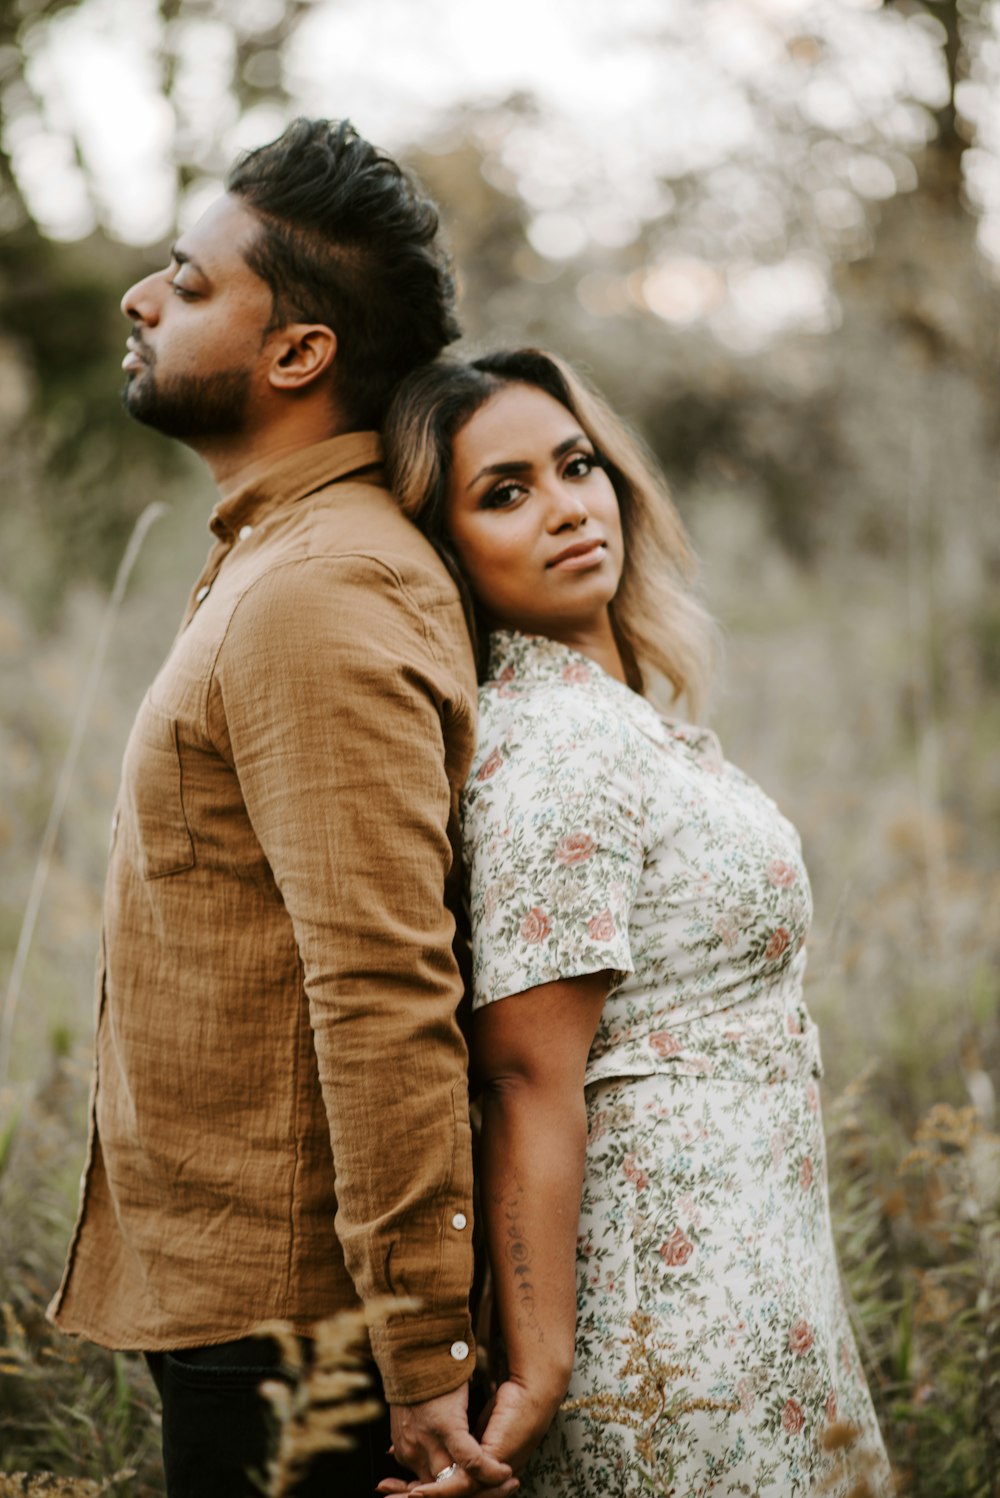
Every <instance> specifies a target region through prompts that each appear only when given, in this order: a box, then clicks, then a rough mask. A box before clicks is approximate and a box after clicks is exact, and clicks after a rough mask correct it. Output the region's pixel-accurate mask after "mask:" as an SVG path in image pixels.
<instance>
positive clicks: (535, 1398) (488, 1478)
mask: <svg viewBox="0 0 1000 1498" xmlns="http://www.w3.org/2000/svg"><path fill="white" fill-rule="evenodd" d="M455 1392H456V1394H458V1393H462V1394H465V1393H466V1390H465V1388H464V1387H463V1389H462V1390H456V1391H455ZM444 1397H445V1398H452V1397H454V1396H449V1395H446V1396H444ZM561 1397H562V1396H561V1394H559V1395H552V1394H550V1393H546V1394H542V1393H540V1392H538V1391H536V1390H533V1389H531V1388H530V1387H529V1386H528V1385H526V1384H523V1383H521V1382H519V1381H517V1380H514V1379H508V1381H507V1382H506V1383H503V1384H501V1385H500V1387H499V1389H498V1390H497V1392H496V1394H495V1395H494V1396H493V1398H492V1399H491V1400H490V1402H489V1404H488V1405H487V1406H486V1409H485V1411H484V1413H483V1417H482V1420H481V1421H480V1435H481V1440H482V1445H481V1446H480V1445H479V1444H478V1443H477V1442H476V1441H475V1440H473V1438H472V1436H470V1435H466V1436H465V1441H466V1442H467V1443H468V1447H469V1448H471V1450H472V1451H473V1452H475V1453H479V1454H480V1455H481V1460H479V1461H472V1460H467V1459H466V1458H465V1457H464V1456H463V1455H462V1454H461V1450H460V1443H457V1442H456V1441H455V1440H454V1439H451V1440H449V1441H448V1442H447V1443H445V1445H446V1448H447V1452H448V1453H450V1454H449V1455H447V1456H445V1453H444V1451H443V1450H442V1448H441V1446H440V1445H437V1444H435V1443H434V1442H433V1440H432V1441H431V1442H430V1443H426V1442H425V1443H424V1445H423V1446H422V1447H421V1452H422V1453H433V1455H432V1457H431V1461H430V1462H429V1463H428V1462H427V1460H426V1456H425V1457H424V1459H420V1458H418V1457H416V1455H415V1452H416V1446H415V1445H413V1444H405V1445H404V1444H401V1440H400V1434H399V1433H398V1432H400V1431H401V1426H402V1422H400V1423H399V1424H397V1417H408V1416H410V1415H411V1414H412V1413H413V1412H414V1411H417V1410H425V1409H427V1408H428V1407H429V1406H428V1405H409V1406H401V1407H398V1408H394V1409H393V1410H392V1433H393V1443H394V1446H395V1454H396V1460H397V1461H400V1462H402V1463H403V1465H404V1466H409V1467H412V1468H413V1470H414V1471H416V1472H418V1473H419V1474H420V1478H419V1479H418V1480H417V1481H416V1482H411V1483H404V1482H401V1481H398V1480H396V1479H393V1478H389V1479H387V1480H386V1481H385V1482H382V1483H380V1484H379V1492H380V1493H383V1494H402V1493H406V1494H408V1495H409V1498H470V1495H472V1494H483V1493H485V1494H489V1498H507V1495H508V1494H511V1493H514V1492H515V1491H516V1489H517V1486H518V1483H517V1479H516V1478H515V1477H512V1475H511V1468H513V1469H514V1471H515V1472H516V1471H519V1470H520V1469H521V1467H522V1466H523V1465H524V1463H525V1462H526V1461H527V1460H528V1457H529V1456H530V1455H531V1453H532V1452H533V1451H534V1449H535V1447H536V1446H537V1445H538V1443H539V1442H540V1441H541V1439H542V1437H543V1436H544V1434H545V1432H546V1431H547V1430H548V1428H549V1425H550V1424H551V1422H552V1419H553V1416H554V1415H555V1413H556V1410H557V1409H558V1408H559V1403H560V1399H561ZM438 1402H439V1401H437V1400H432V1401H429V1404H437V1403H438ZM464 1412H465V1401H464V1400H463V1415H464ZM484 1427H485V1428H484ZM404 1440H406V1441H407V1442H408V1443H409V1442H410V1440H411V1436H410V1432H409V1431H408V1432H407V1435H406V1437H404ZM462 1449H464V1448H462ZM453 1462H454V1463H456V1464H457V1467H458V1470H457V1471H456V1472H454V1473H453V1474H452V1475H451V1476H449V1477H445V1478H442V1480H441V1481H440V1482H437V1481H435V1480H434V1479H435V1477H436V1476H437V1474H438V1473H439V1472H443V1471H445V1470H446V1469H447V1468H448V1467H450V1466H451V1464H452V1463H453ZM425 1472H429V1479H428V1477H426V1476H424V1473H425ZM501 1472H502V1473H503V1474H504V1477H503V1478H500V1477H499V1476H498V1475H496V1474H499V1473H501Z"/></svg>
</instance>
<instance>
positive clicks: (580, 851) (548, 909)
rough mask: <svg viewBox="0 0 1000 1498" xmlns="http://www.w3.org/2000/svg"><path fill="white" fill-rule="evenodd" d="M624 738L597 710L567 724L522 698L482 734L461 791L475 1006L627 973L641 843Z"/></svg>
mask: <svg viewBox="0 0 1000 1498" xmlns="http://www.w3.org/2000/svg"><path fill="white" fill-rule="evenodd" d="M519 709H520V710H519ZM626 743H627V741H623V738H622V734H621V733H620V731H619V730H618V728H617V726H616V725H615V724H614V723H609V722H608V721H607V720H606V718H605V717H604V716H603V715H602V714H600V713H599V712H593V711H577V714H576V716H575V717H574V718H572V719H571V720H570V724H569V726H568V727H566V726H565V725H563V724H560V723H559V720H558V717H557V716H556V715H554V714H553V713H551V712H546V711H540V710H539V709H538V707H537V704H536V705H531V706H529V705H527V704H525V705H521V704H519V703H517V702H514V703H512V704H511V710H510V712H509V713H508V714H507V715H506V716H504V717H502V718H501V721H500V722H499V723H494V724H491V725H490V726H489V727H488V728H487V729H486V730H485V731H484V733H483V742H482V744H481V746H480V749H479V751H478V754H477V769H476V771H475V773H474V774H473V776H472V778H471V780H470V782H469V786H468V789H467V791H466V794H465V797H464V799H463V841H464V846H465V854H466V864H467V868H466V875H467V882H468V893H469V906H470V913H471V919H472V932H473V1000H472V1001H473V1005H474V1007H477V1008H478V1007H480V1006H481V1005H483V1004H489V1003H492V1002H494V1001H496V1000H498V999H503V998H506V997H508V996H509V995H511V994H516V993H523V992H524V991H525V990H527V989H529V988H534V987H536V986H537V985H539V984H542V983H550V982H553V981H555V980H557V979H560V978H574V977H580V976H583V975H585V974H588V973H595V972H601V971H604V970H610V971H611V972H613V973H616V974H618V975H624V974H626V973H630V972H632V971H633V967H634V964H633V959H632V953H631V949H630V944H629V920H630V915H631V911H632V906H633V903H634V901H635V898H636V894H637V891H638V888H639V883H640V879H641V876H642V869H643V860H644V854H645V848H644V819H643V807H642V793H641V786H640V785H639V784H638V783H637V781H636V778H635V776H634V774H633V773H632V768H631V765H630V762H629V760H628V758H627V755H626V752H625V749H626Z"/></svg>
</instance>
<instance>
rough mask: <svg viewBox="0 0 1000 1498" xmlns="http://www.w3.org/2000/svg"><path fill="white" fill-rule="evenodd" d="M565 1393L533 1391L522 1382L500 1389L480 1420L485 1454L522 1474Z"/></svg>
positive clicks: (510, 1381)
mask: <svg viewBox="0 0 1000 1498" xmlns="http://www.w3.org/2000/svg"><path fill="white" fill-rule="evenodd" d="M565 1392H566V1391H565V1389H560V1390H559V1391H558V1392H546V1391H542V1390H539V1389H532V1387H531V1386H530V1385H529V1384H526V1383H522V1382H521V1381H520V1380H519V1379H514V1378H509V1379H508V1380H507V1381H506V1383H502V1384H501V1385H500V1387H499V1389H497V1391H496V1393H495V1394H494V1396H493V1398H492V1399H491V1400H490V1402H489V1404H488V1405H487V1406H486V1409H485V1410H484V1411H483V1414H482V1416H481V1417H480V1421H479V1439H480V1441H481V1442H482V1446H483V1450H484V1451H488V1452H490V1454H491V1455H492V1456H496V1457H498V1458H499V1460H500V1461H504V1462H508V1463H509V1464H510V1466H512V1467H513V1469H514V1471H515V1472H520V1470H521V1468H522V1467H523V1466H524V1464H525V1462H526V1461H527V1460H528V1457H529V1456H530V1455H531V1453H532V1452H533V1451H534V1449H535V1447H536V1446H538V1445H539V1443H540V1442H541V1440H542V1437H543V1436H544V1435H545V1432H546V1431H547V1430H548V1428H549V1426H550V1425H551V1424H552V1421H553V1420H554V1418H555V1415H556V1411H557V1410H558V1408H559V1405H560V1404H561V1402H562V1399H563V1396H564V1394H565ZM501 1452H503V1455H502V1456H501V1455H500V1453H501Z"/></svg>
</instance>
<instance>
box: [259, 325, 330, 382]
mask: <svg viewBox="0 0 1000 1498" xmlns="http://www.w3.org/2000/svg"><path fill="white" fill-rule="evenodd" d="M272 336H273V343H272V350H271V363H270V367H269V369H268V376H267V377H268V381H269V383H270V385H271V387H272V389H274V390H290V391H295V390H305V389H306V388H307V387H308V386H309V385H312V384H313V383H314V382H315V381H316V380H318V379H320V378H321V377H322V376H323V375H325V374H326V373H327V371H328V370H329V368H330V366H331V365H332V364H333V361H334V359H335V358H336V357H337V335H336V333H335V332H334V331H333V329H332V328H328V327H327V326H326V325H325V324H324V323H289V324H288V325H287V326H286V327H284V328H281V329H279V331H278V332H277V333H275V334H274V335H272Z"/></svg>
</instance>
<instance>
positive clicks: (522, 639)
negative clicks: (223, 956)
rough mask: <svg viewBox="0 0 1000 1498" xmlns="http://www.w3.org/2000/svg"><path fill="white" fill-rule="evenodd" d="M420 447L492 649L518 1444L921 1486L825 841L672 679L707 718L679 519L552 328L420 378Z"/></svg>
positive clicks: (660, 1466)
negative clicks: (855, 1096)
mask: <svg viewBox="0 0 1000 1498" xmlns="http://www.w3.org/2000/svg"><path fill="white" fill-rule="evenodd" d="M387 441H388V449H389V460H390V468H391V477H392V481H393V487H394V489H395V492H396V493H397V494H398V495H399V496H400V498H401V502H402V504H403V506H404V508H405V509H406V510H407V512H408V513H409V514H410V515H411V516H413V518H414V519H415V520H416V521H417V523H418V524H419V525H421V526H422V527H423V529H424V530H425V531H426V533H427V534H428V535H429V536H430V537H431V538H432V540H433V541H434V542H435V544H436V545H437V546H438V548H439V550H440V551H441V553H442V555H443V556H444V557H445V559H446V560H447V561H448V563H449V565H450V566H451V567H452V570H453V571H454V572H455V575H456V577H457V578H458V579H459V580H460V583H461V585H462V586H463V588H465V589H466V596H467V598H468V607H469V612H470V622H471V624H472V626H473V628H474V631H475V633H476V637H477V642H478V647H479V650H480V661H481V679H482V687H481V692H480V736H479V747H478V751H477V756H476V760H475V762H474V765H473V770H472V774H471V777H470V779H469V782H468V785H467V787H466V791H465V795H464V800H463V839H464V847H465V852H466V862H467V878H468V894H469V907H470V914H471V920H472V939H473V969H474V973H473V1009H474V1017H473V1030H472V1053H473V1063H474V1066H475V1068H476V1070H477V1071H478V1073H479V1075H480V1077H481V1079H482V1081H483V1084H484V1089H485V1090H484V1103H483V1119H484V1123H483V1148H482V1168H481V1192H482V1210H483V1214H484V1218H485V1227H486V1235H487V1241H488V1244H489V1250H490V1257H491V1262H492V1268H493V1274H494V1280H495V1286H496V1297H497V1306H498V1312H499V1321H500V1328H501V1332H502V1336H503V1344H504V1353H505V1357H506V1361H507V1366H508V1370H509V1371H508V1374H507V1377H506V1379H505V1381H504V1382H503V1383H502V1384H501V1386H500V1389H499V1392H498V1396H497V1400H496V1404H495V1408H494V1412H493V1415H492V1420H491V1427H490V1428H489V1429H488V1431H487V1434H486V1437H485V1438H484V1439H485V1440H486V1441H487V1443H492V1444H494V1445H496V1446H498V1447H499V1448H501V1449H502V1450H503V1452H504V1454H505V1455H506V1457H507V1458H508V1459H509V1460H511V1461H512V1462H513V1463H514V1465H515V1468H517V1469H519V1470H520V1476H521V1483H522V1487H521V1491H522V1493H524V1494H529V1495H532V1498H562V1495H566V1498H569V1495H573V1498H580V1495H584V1498H586V1495H591V1494H592V1495H594V1498H597V1495H598V1494H600V1495H611V1498H634V1495H637V1494H639V1493H642V1492H646V1491H649V1492H653V1493H659V1494H664V1495H666V1494H671V1495H674V1498H693V1495H695V1494H704V1493H708V1492H711V1493H712V1494H714V1495H721V1494H736V1493H740V1494H748V1493H749V1494H755V1495H756V1494H761V1495H764V1494H768V1495H775V1498H776V1495H779V1494H780V1495H782V1498H790V1495H805V1494H807V1493H812V1492H814V1491H817V1490H819V1488H820V1485H821V1484H823V1483H824V1481H826V1482H827V1486H826V1487H823V1488H822V1491H825V1492H830V1493H846V1492H847V1490H848V1489H849V1488H851V1487H852V1485H853V1484H854V1483H856V1482H857V1481H858V1479H859V1476H860V1475H863V1476H864V1477H865V1480H866V1481H867V1483H868V1488H867V1489H866V1490H865V1489H862V1490H861V1491H869V1492H871V1493H876V1492H883V1491H885V1492H888V1490H889V1477H888V1466H887V1463H886V1459H885V1453H884V1450H883V1447H882V1444H881V1438H880V1436H879V1433H878V1427H877V1424H876V1421H875V1416H874V1412H873V1409H872V1404H871V1400H870V1397H869V1394H868V1390H867V1387H866V1386H865V1383H864V1379H863V1376H862V1373H861V1370H860V1366H859V1363H858V1358H857V1353H856V1350H855V1347H854V1342H853V1338H852V1336H851V1332H850V1329H849V1326H848V1322H847V1317H846V1314H845V1310H844V1306H843V1302H842V1299H841V1295H840V1290H839V1286H838V1278H837V1269H836V1263H835V1258H834V1250H833V1244H832V1239H831V1233H830V1221H829V1209H828V1204H827V1196H826V1183H825V1176H824V1146H823V1135H822V1128H821V1123H820V1114H819V1092H818V1087H817V1078H818V1077H819V1075H820V1063H819V1051H818V1046H817V1040H816V1031H815V1027H814V1025H813V1023H812V1021H811V1020H810V1018H809V1015H808V1013H807V1012H806V1009H805V1006H804V1004H803V1002H802V973H803V967H804V963H805V954H804V951H803V944H804V941H805V937H806V932H807V929H808V926H809V920H810V914H811V906H810V895H809V887H808V882H807V879H806V873H805V869H804V868H803V865H802V862H801V857H800V849H799V840H798V836H797V834H796V833H795V831H794V829H793V828H792V827H791V826H790V824H789V823H788V822H787V821H785V819H784V818H783V817H782V816H781V815H780V813H779V812H778V810H777V808H776V806H775V805H774V803H773V802H772V801H771V800H770V799H769V798H768V797H767V796H766V795H764V793H763V792H762V791H761V790H760V789H759V788H758V787H757V786H756V785H755V784H754V783H753V782H752V781H750V780H749V779H748V778H747V777H746V776H744V775H742V774H741V773H740V772H739V771H738V770H736V769H734V768H733V767H732V766H731V765H729V764H728V763H727V762H726V761H725V760H724V759H723V758H722V756H721V753H720V750H719V746H718V743H717V741H716V739H715V738H714V736H713V735H712V734H710V733H708V732H705V731H703V730H700V729H696V728H692V727H690V726H686V725H683V724H679V723H677V722H674V721H670V720H667V719H664V718H663V717H661V716H660V714H659V713H658V712H657V710H656V709H655V708H654V706H653V704H652V702H651V700H650V699H649V697H648V696H647V695H646V692H647V690H648V689H652V688H653V687H654V686H655V685H657V684H658V682H661V683H662V682H665V683H668V684H669V686H670V688H671V689H672V692H673V695H674V697H675V698H678V697H680V696H684V697H685V698H686V699H687V702H688V704H689V706H691V707H692V708H693V709H694V710H695V711H696V710H697V707H698V704H699V702H700V700H701V699H702V696H703V693H704V688H705V685H706V679H707V675H708V668H709V663H710V658H711V645H712V629H711V625H710V623H709V621H708V619H707V618H706V616H705V615H704V613H703V612H702V610H701V608H700V607H699V605H698V604H697V603H696V601H695V600H694V597H693V595H692V591H691V586H690V579H691V575H692V571H693V561H692V557H691V553H690V551H689V548H688V545H687V542H686V540H685V537H684V533H683V529H682V526H681V523H680V520H679V518H678V516H677V513H676V511H675V510H674V508H673V506H672V505H671V503H670V500H669V499H668V497H667V495H666V493H665V491H664V489H663V487H662V483H661V481H660V480H659V479H658V477H657V476H656V474H655V472H654V471H653V469H652V468H651V466H650V465H649V464H648V462H647V461H646V459H645V458H644V456H643V454H642V453H641V452H640V450H639V449H638V447H637V445H636V443H635V442H634V440H633V439H632V438H631V437H630V436H629V435H628V434H627V433H626V432H625V430H624V429H623V428H622V426H621V425H620V423H619V422H618V421H617V420H616V419H615V418H614V417H613V416H612V415H611V413H610V412H609V411H608V410H607V408H606V407H605V406H604V405H603V403H602V402H601V401H600V400H599V399H598V398H597V397H596V396H595V395H594V394H593V393H591V392H590V391H588V390H587V389H586V388H585V387H584V386H583V384H582V382H581V381H580V380H579V378H578V377H577V376H576V375H575V374H573V372H572V371H571V370H569V369H568V368H567V367H566V366H565V365H564V364H562V363H561V362H560V361H559V360H557V359H555V358H553V357H552V356H550V355H547V354H543V353H539V352H537V351H532V350H526V351H521V352H517V353H506V354H495V355H492V356H490V357H488V358H484V359H479V360H477V361H476V362H475V363H474V364H472V365H468V366H466V365H458V364H439V365H436V366H431V367H428V368H426V369H425V370H423V371H420V372H418V373H417V374H416V375H414V376H412V377H411V378H410V379H409V380H408V381H407V382H406V383H405V385H404V386H403V388H402V389H401V391H400V393H399V395H398V397H397V399H396V402H395V405H394V409H393V412H392V415H391V417H390V422H389V427H388V431H387ZM846 1425H849V1426H850V1427H851V1429H850V1431H846V1430H845V1426H846ZM831 1433H832V1434H831ZM824 1438H825V1439H824ZM845 1440H847V1441H848V1442H849V1445H850V1450H849V1452H848V1453H847V1455H848V1456H850V1458H851V1460H850V1461H849V1462H847V1461H845V1453H844V1452H843V1450H842V1451H841V1452H840V1453H839V1455H831V1454H830V1453H829V1451H828V1450H827V1449H826V1448H832V1447H834V1446H837V1445H841V1446H842V1445H843V1442H844V1441H845ZM522 1464H523V1465H522ZM460 1480H461V1479H460V1477H459V1479H458V1481H459V1482H460ZM454 1481H455V1479H449V1478H448V1477H447V1475H445V1476H444V1477H443V1479H442V1482H441V1485H440V1486H439V1487H438V1486H435V1487H434V1488H433V1491H434V1492H435V1493H439V1494H445V1493H447V1492H448V1491H450V1483H452V1482H454ZM385 1490H386V1491H390V1490H392V1485H391V1484H388V1485H386V1489H385ZM455 1490H456V1491H457V1490H458V1489H457V1488H456V1489H455ZM463 1490H464V1489H463ZM414 1491H416V1492H424V1491H429V1490H428V1489H426V1485H424V1486H421V1485H419V1484H418V1485H415V1486H414Z"/></svg>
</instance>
